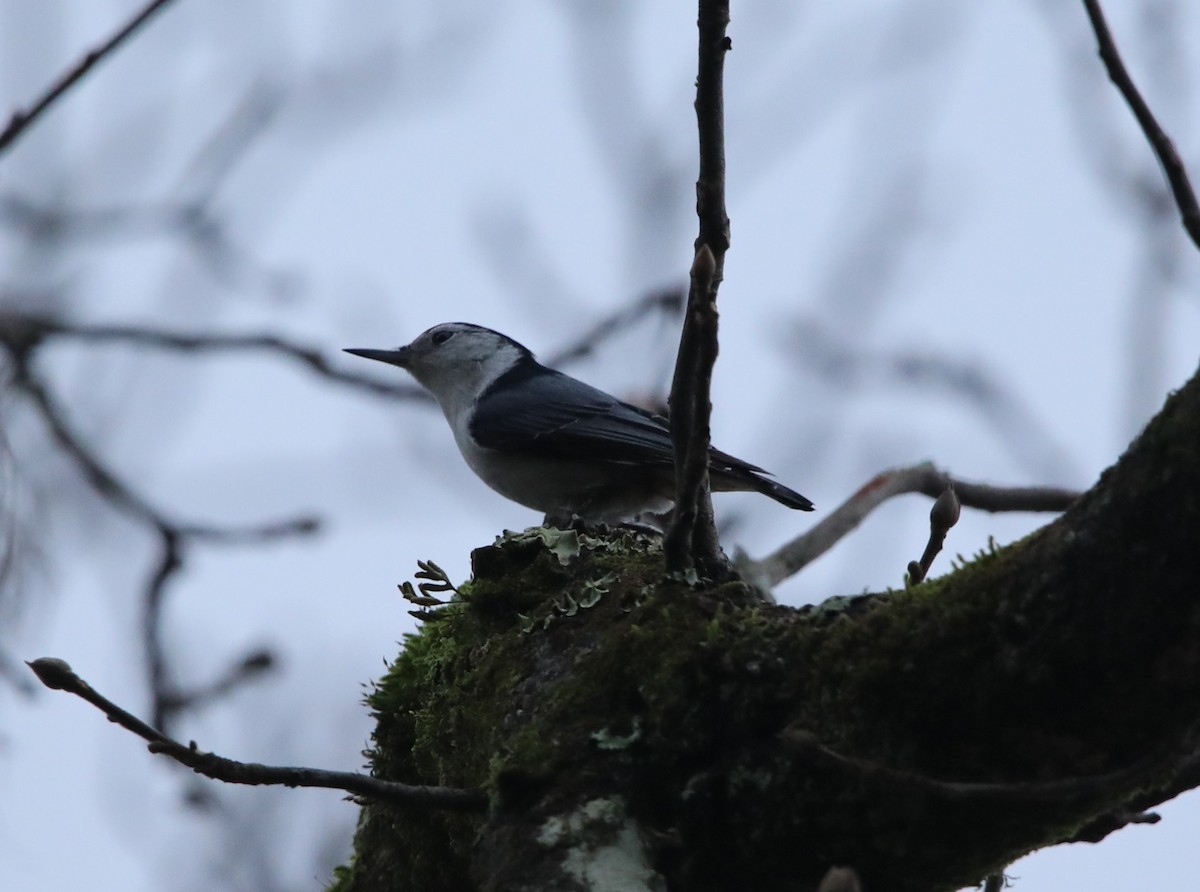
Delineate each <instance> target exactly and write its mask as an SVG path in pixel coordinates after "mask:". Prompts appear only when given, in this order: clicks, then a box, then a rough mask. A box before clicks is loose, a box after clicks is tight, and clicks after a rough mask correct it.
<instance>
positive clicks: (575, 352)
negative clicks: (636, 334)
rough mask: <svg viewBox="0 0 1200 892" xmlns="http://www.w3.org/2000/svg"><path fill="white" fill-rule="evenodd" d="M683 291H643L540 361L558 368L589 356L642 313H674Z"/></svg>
mask: <svg viewBox="0 0 1200 892" xmlns="http://www.w3.org/2000/svg"><path fill="white" fill-rule="evenodd" d="M685 298H686V295H685V294H684V293H683V290H682V289H681V288H662V289H659V290H658V291H651V292H650V293H649V294H646V295H643V296H642V297H640V298H638V299H637V300H636V301H634V302H633V303H632V304H630V305H628V306H626V307H622V308H621V309H619V310H617V311H616V312H615V313H613V314H612V315H610V316H606V317H605V318H604V319H601V320H600V321H599V322H597V323H596V324H595V325H593V326H592V327H591V328H590V329H588V330H587V331H585V332H584V333H583V334H581V335H580V336H579V337H577V338H576V339H575V340H574V341H572V342H571V343H570V344H568V345H567V346H565V347H560V348H559V349H558V350H557V351H555V352H554V353H552V354H551V355H550V356H547V357H545V358H544V359H543V360H542V361H543V362H544V363H545V364H546V365H548V366H550V367H551V368H558V367H559V366H562V365H566V364H567V363H570V362H574V361H575V360H577V359H583V358H585V357H587V356H590V355H591V354H592V352H593V351H594V350H595V349H596V347H598V346H599V345H600V344H601V343H603V342H604V341H605V340H607V339H608V338H610V337H612V336H613V335H616V334H620V333H621V332H622V331H624V330H625V329H627V328H629V327H630V326H631V325H633V324H634V323H636V322H638V321H640V320H641V319H642V318H643V317H645V316H649V315H652V314H655V313H662V314H664V315H665V314H672V315H673V314H675V313H677V312H678V311H679V310H680V309H681V308H682V307H683V304H684V300H685Z"/></svg>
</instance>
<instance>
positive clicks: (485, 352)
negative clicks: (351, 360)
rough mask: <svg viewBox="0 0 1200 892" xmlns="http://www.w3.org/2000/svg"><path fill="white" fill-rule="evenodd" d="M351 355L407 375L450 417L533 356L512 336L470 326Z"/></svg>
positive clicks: (447, 325) (438, 329) (446, 327)
mask: <svg viewBox="0 0 1200 892" xmlns="http://www.w3.org/2000/svg"><path fill="white" fill-rule="evenodd" d="M346 352H347V353H353V354H354V355H355V356H363V357H366V358H367V359H376V360H379V361H380V362H386V363H389V364H390V365H397V366H400V368H402V369H404V370H406V371H407V372H408V373H409V374H411V375H412V376H413V377H414V378H416V379H417V381H418V382H419V383H420V384H421V385H422V386H423V387H424V388H425V389H426V390H428V391H429V392H430V393H432V394H433V396H434V398H435V399H437V401H438V402H439V403H440V404H441V406H442V408H443V409H444V410H445V411H446V413H447V415H449V414H450V413H451V412H452V411H456V410H458V409H460V408H465V407H467V406H470V405H471V404H473V403H474V401H475V400H476V399H477V398H478V397H479V396H480V394H482V393H483V392H484V391H485V390H487V388H488V387H489V386H490V385H491V384H492V382H493V381H495V380H496V379H497V378H499V377H500V376H501V375H503V374H504V373H505V372H508V371H509V370H511V369H512V368H513V367H515V366H517V365H520V364H522V363H525V362H533V361H534V359H533V354H532V353H530V352H529V351H528V350H527V349H526V348H525V347H523V346H521V345H520V344H518V343H517V342H516V341H514V340H513V339H512V338H510V337H506V336H505V335H502V334H500V333H499V332H498V331H492V330H491V329H490V328H484V327H482V326H480V325H471V324H470V323H468V322H443V323H442V324H441V325H435V326H434V327H433V328H431V329H429V330H428V331H424V332H422V333H421V334H419V335H417V337H416V338H415V339H414V340H413V342H412V343H411V344H408V345H406V346H404V347H398V348H396V349H395V350H368V349H359V348H348V349H347V350H346Z"/></svg>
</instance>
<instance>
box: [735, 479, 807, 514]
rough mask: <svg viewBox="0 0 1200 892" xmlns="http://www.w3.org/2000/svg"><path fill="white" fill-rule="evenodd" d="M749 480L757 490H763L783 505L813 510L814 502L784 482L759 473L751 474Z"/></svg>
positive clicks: (762, 491) (802, 509)
mask: <svg viewBox="0 0 1200 892" xmlns="http://www.w3.org/2000/svg"><path fill="white" fill-rule="evenodd" d="M749 482H750V484H751V486H753V487H754V489H755V490H756V491H757V492H761V493H762V494H763V495H764V496H770V497H771V498H773V499H774V500H775V501H777V502H778V503H779V504H781V505H787V507H789V508H795V509H796V510H797V511H812V510H813V503H812V502H810V501H809V500H808V499H806V498H805V497H804V496H802V495H800V493H798V492H796V490H794V489H789V488H788V487H786V486H784V485H783V484H782V483H776V482H775V481H774V480H767V479H766V478H765V477H759V476H758V475H757V474H754V475H751V476H750V478H749Z"/></svg>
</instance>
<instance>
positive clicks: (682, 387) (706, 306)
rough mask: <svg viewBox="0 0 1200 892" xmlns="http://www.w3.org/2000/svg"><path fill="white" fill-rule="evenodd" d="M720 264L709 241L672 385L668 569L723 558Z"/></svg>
mask: <svg viewBox="0 0 1200 892" xmlns="http://www.w3.org/2000/svg"><path fill="white" fill-rule="evenodd" d="M715 273H716V264H715V261H714V260H713V253H712V251H710V250H709V249H708V246H707V245H701V246H700V248H699V249H698V250H697V251H696V259H695V262H694V263H693V264H692V287H691V289H690V291H689V293H688V311H687V317H686V318H685V319H684V323H683V336H682V337H681V338H680V341H679V356H678V358H677V359H676V364H675V380H674V382H673V383H672V385H671V413H670V414H671V440H672V442H673V444H674V446H675V508H674V510H673V511H672V513H671V525H670V527H669V528H668V529H667V535H666V538H665V539H664V541H663V553H664V556H665V558H666V566H667V572H670V573H678V572H686V571H688V570H695V571H696V572H697V573H699V574H701V575H704V576H708V577H714V576H716V575H718V574H719V573H720V572H721V571H722V569H723V567H724V565H725V559H724V556H723V555H722V553H721V545H720V542H719V540H718V539H717V528H716V523H715V521H714V519H713V508H712V495H711V493H710V491H709V480H708V456H709V445H710V440H711V435H710V431H709V417H710V415H711V410H712V406H711V403H710V399H709V386H710V384H711V382H712V369H713V363H714V362H716V359H717V306H716V302H715V301H714V300H713V297H714V293H715V290H716V285H715V283H714V282H713V277H714V275H715Z"/></svg>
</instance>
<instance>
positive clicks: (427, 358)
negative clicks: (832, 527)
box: [345, 322, 813, 528]
mask: <svg viewBox="0 0 1200 892" xmlns="http://www.w3.org/2000/svg"><path fill="white" fill-rule="evenodd" d="M345 352H347V353H351V354H353V355H355V356H361V357H364V358H366V359H373V360H378V361H379V362H385V363H388V364H389V365H394V366H399V367H400V368H402V369H404V370H405V371H407V372H408V373H409V374H410V375H412V376H413V377H414V378H415V379H416V380H417V383H419V384H420V385H421V386H422V387H424V388H425V389H426V390H427V391H429V393H430V394H432V395H433V398H434V399H435V400H436V401H437V403H438V405H439V406H440V407H441V409H442V413H443V414H444V415H445V416H446V421H447V422H448V423H449V425H450V430H451V431H452V432H453V434H454V441H455V443H456V444H457V445H458V449H459V451H460V452H461V453H462V456H463V458H464V459H465V460H466V462H467V465H468V466H470V468H471V470H472V471H474V472H475V474H476V475H478V476H479V478H480V479H481V480H482V481H483V482H484V483H486V484H487V485H488V486H489V487H491V488H492V489H493V490H495V491H496V492H498V493H500V494H501V495H502V496H505V497H507V498H509V499H511V500H512V501H514V502H517V503H518V504H521V505H524V506H525V507H527V508H532V509H534V510H535V511H540V512H542V513H544V514H545V523H546V524H547V525H550V526H557V527H559V528H563V527H564V526H566V525H569V524H572V523H575V522H578V521H582V522H583V523H584V524H620V523H625V522H630V521H634V520H636V519H637V518H639V517H641V516H644V515H655V514H661V513H662V512H664V511H666V510H667V509H669V508H670V506H671V505H672V503H673V501H674V494H675V465H674V462H675V453H674V447H673V446H672V442H671V431H670V427H669V423H668V421H667V419H665V418H663V417H662V416H660V415H655V414H653V413H651V412H647V411H646V410H644V409H641V408H638V407H637V406H633V405H630V404H629V403H626V402H623V401H622V400H619V399H617V398H616V397H615V396H611V395H610V394H607V393H605V392H604V391H602V390H599V389H597V388H595V387H592V386H591V385H589V384H585V383H584V382H582V381H580V380H578V379H576V378H572V377H571V376H570V375H566V374H563V373H562V372H559V371H555V370H554V369H551V368H547V367H546V366H544V365H542V364H541V363H539V362H538V361H537V359H535V358H534V355H533V353H532V352H530V350H529V349H528V348H526V347H524V346H523V345H521V344H519V343H517V342H516V341H514V340H513V339H512V338H510V337H508V336H506V335H503V334H500V332H497V331H493V330H492V329H490V328H484V327H482V326H479V325H472V324H470V323H467V322H444V323H442V324H440V325H435V326H433V327H432V328H430V329H428V330H427V331H424V332H422V333H421V334H419V335H418V336H417V337H416V338H415V339H414V340H413V341H412V343H410V344H408V345H406V346H403V347H398V348H396V349H394V350H379V349H367V348H359V347H350V348H345ZM708 471H709V479H710V481H711V486H712V489H713V490H715V491H720V492H729V491H754V492H759V493H762V494H763V495H765V496H768V497H769V498H772V499H774V500H775V501H776V502H779V503H780V504H782V505H786V506H787V507H788V508H794V509H797V510H800V511H812V510H813V504H812V502H810V501H809V500H808V499H806V498H805V497H804V496H802V495H800V493H798V492H796V491H795V490H792V489H789V488H788V487H786V486H784V485H783V484H781V483H777V482H775V481H774V480H771V479H769V478H768V476H767V474H768V472H767V471H764V470H763V469H762V468H760V467H758V466H757V465H752V464H750V463H749V462H745V461H742V460H741V459H740V458H735V457H734V456H732V455H729V454H728V453H726V452H721V451H720V450H719V449H710V450H709V454H708Z"/></svg>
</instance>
